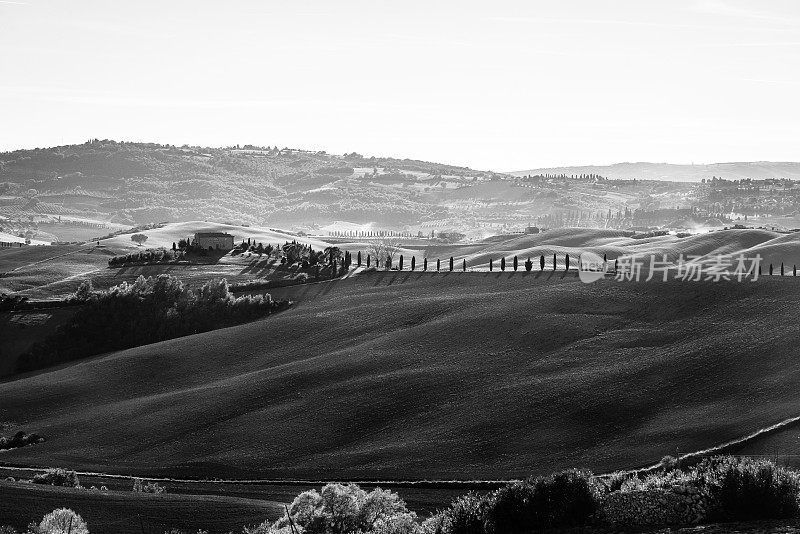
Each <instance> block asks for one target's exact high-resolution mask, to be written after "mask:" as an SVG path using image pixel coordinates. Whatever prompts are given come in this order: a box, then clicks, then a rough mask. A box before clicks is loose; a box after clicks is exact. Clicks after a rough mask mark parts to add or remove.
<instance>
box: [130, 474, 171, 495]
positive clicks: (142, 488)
mask: <svg viewBox="0 0 800 534" xmlns="http://www.w3.org/2000/svg"><path fill="white" fill-rule="evenodd" d="M133 492H134V493H153V494H155V495H160V494H162V493H166V492H167V490H166V488H164V487H162V486H159V485H158V482H148V483H147V484H145V483H144V481H143V480H142V479H141V478H134V479H133Z"/></svg>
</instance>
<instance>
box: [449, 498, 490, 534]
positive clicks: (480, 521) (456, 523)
mask: <svg viewBox="0 0 800 534" xmlns="http://www.w3.org/2000/svg"><path fill="white" fill-rule="evenodd" d="M487 508H488V498H487V496H485V495H479V494H477V493H474V492H470V493H468V494H466V495H462V496H461V497H458V498H457V499H456V500H454V501H453V502H452V504H451V505H450V508H449V509H448V510H447V512H446V517H445V518H444V520H443V525H442V526H443V527H444V528H443V529H442V531H443V532H446V533H447V534H484V533H485V532H486V528H485V527H484V524H485V522H486V513H487Z"/></svg>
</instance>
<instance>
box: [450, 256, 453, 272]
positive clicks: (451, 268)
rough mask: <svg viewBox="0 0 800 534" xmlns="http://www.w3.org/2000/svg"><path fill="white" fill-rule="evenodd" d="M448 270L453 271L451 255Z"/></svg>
mask: <svg viewBox="0 0 800 534" xmlns="http://www.w3.org/2000/svg"><path fill="white" fill-rule="evenodd" d="M450 272H451V273H452V272H453V256H450Z"/></svg>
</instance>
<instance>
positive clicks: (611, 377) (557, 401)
mask: <svg viewBox="0 0 800 534" xmlns="http://www.w3.org/2000/svg"><path fill="white" fill-rule="evenodd" d="M602 238H603V239H605V238H613V236H604V237H602ZM798 283H799V282H798V280H797V279H796V278H791V277H788V278H787V277H784V278H780V279H778V278H774V277H773V278H771V279H770V278H764V279H762V280H760V281H759V282H758V283H733V282H728V283H726V282H720V283H711V282H701V283H688V282H679V281H670V282H666V283H662V282H650V283H638V284H637V283H624V282H616V281H614V280H611V279H607V280H604V281H599V282H596V283H594V284H583V283H581V282H580V281H579V280H577V279H576V278H575V277H574V275H566V276H565V275H564V273H560V272H558V273H552V272H544V273H527V274H526V273H508V272H506V273H499V272H494V273H488V272H483V273H477V272H475V273H466V274H463V273H439V274H432V273H424V274H423V273H419V272H416V273H410V272H402V273H398V272H375V273H362V274H360V275H357V276H355V277H351V278H348V279H346V280H340V281H337V282H332V283H321V284H309V285H306V286H303V287H299V288H289V289H284V290H282V291H285V292H287V293H288V292H290V291H296V292H298V293H297V298H296V300H297V305H296V306H295V307H293V309H291V310H289V311H287V312H284V313H281V314H279V315H277V316H274V317H270V318H268V319H266V320H263V321H257V322H254V323H250V324H246V325H241V326H238V327H233V328H229V329H223V330H217V331H214V332H209V333H205V334H200V335H195V336H190V337H185V338H181V339H175V340H171V341H166V342H162V343H157V344H153V345H148V346H143V347H138V348H135V349H130V350H126V351H122V352H117V353H112V354H107V355H103V356H100V357H96V358H93V359H89V360H85V361H81V362H78V363H74V364H71V365H66V366H62V367H58V368H51V369H47V370H45V371H42V372H39V373H36V374H30V375H20V376H19V377H17V378H16V379H13V380H11V379H6V380H5V381H2V382H0V398H2V399H3V403H2V405H0V420H2V421H5V422H8V423H10V424H11V426H9V429H11V430H15V429H24V430H26V431H29V432H33V431H35V432H38V433H40V434H42V435H44V436H46V437H47V441H46V442H45V443H43V444H40V445H35V446H31V447H26V448H22V449H15V450H11V451H8V452H5V453H3V455H2V461H3V462H4V463H7V464H16V465H24V464H29V465H61V466H66V467H72V468H81V469H85V470H92V471H106V472H117V473H136V474H141V475H177V476H203V477H207V476H221V477H232V478H243V479H244V478H247V479H253V478H276V479H277V478H320V477H324V478H327V479H336V478H344V479H497V478H511V477H519V476H524V475H527V474H530V473H545V472H549V471H552V470H557V469H560V468H565V467H573V466H585V467H589V468H592V469H594V470H595V471H610V470H614V469H619V468H625V467H632V466H638V465H644V464H648V463H651V462H654V461H657V460H658V459H659V458H660V457H661V456H663V455H664V454H675V452H676V451H682V452H685V451H690V450H696V449H701V448H705V447H708V446H711V445H715V444H717V443H719V442H721V441H726V440H728V439H732V438H736V437H739V436H742V435H745V434H748V433H750V432H752V431H754V430H757V429H759V428H762V427H764V426H767V425H769V424H772V423H775V422H778V421H780V420H783V419H786V418H788V417H792V416H795V415H797V414H798V412H800V402H798V400H797V396H796V394H795V392H796V390H797V388H798V386H799V385H800V379H798V376H800V375H798V371H800V364H798V363H797V360H796V358H795V357H794V355H795V347H794V343H795V341H796V339H795V338H796V331H797V328H798V325H797V315H796V313H795V311H796V309H797V307H798V305H799V304H800V292H798V291H797V290H798V286H797V284H798Z"/></svg>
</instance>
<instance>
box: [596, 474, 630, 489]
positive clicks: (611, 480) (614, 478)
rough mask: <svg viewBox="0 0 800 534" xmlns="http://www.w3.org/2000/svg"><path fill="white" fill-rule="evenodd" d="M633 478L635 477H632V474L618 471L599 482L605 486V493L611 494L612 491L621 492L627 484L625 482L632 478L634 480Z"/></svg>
mask: <svg viewBox="0 0 800 534" xmlns="http://www.w3.org/2000/svg"><path fill="white" fill-rule="evenodd" d="M633 476H634V475H631V474H630V473H625V472H622V471H616V472H614V473H611V474H610V475H608V476H607V477H605V478H602V479H598V480H599V481H600V482H602V484H603V485H604V486H605V491H606V492H608V493H610V492H612V491H619V490H621V489H622V485H623V484H625V482H626V481H627V480H629V479H630V478H633Z"/></svg>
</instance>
